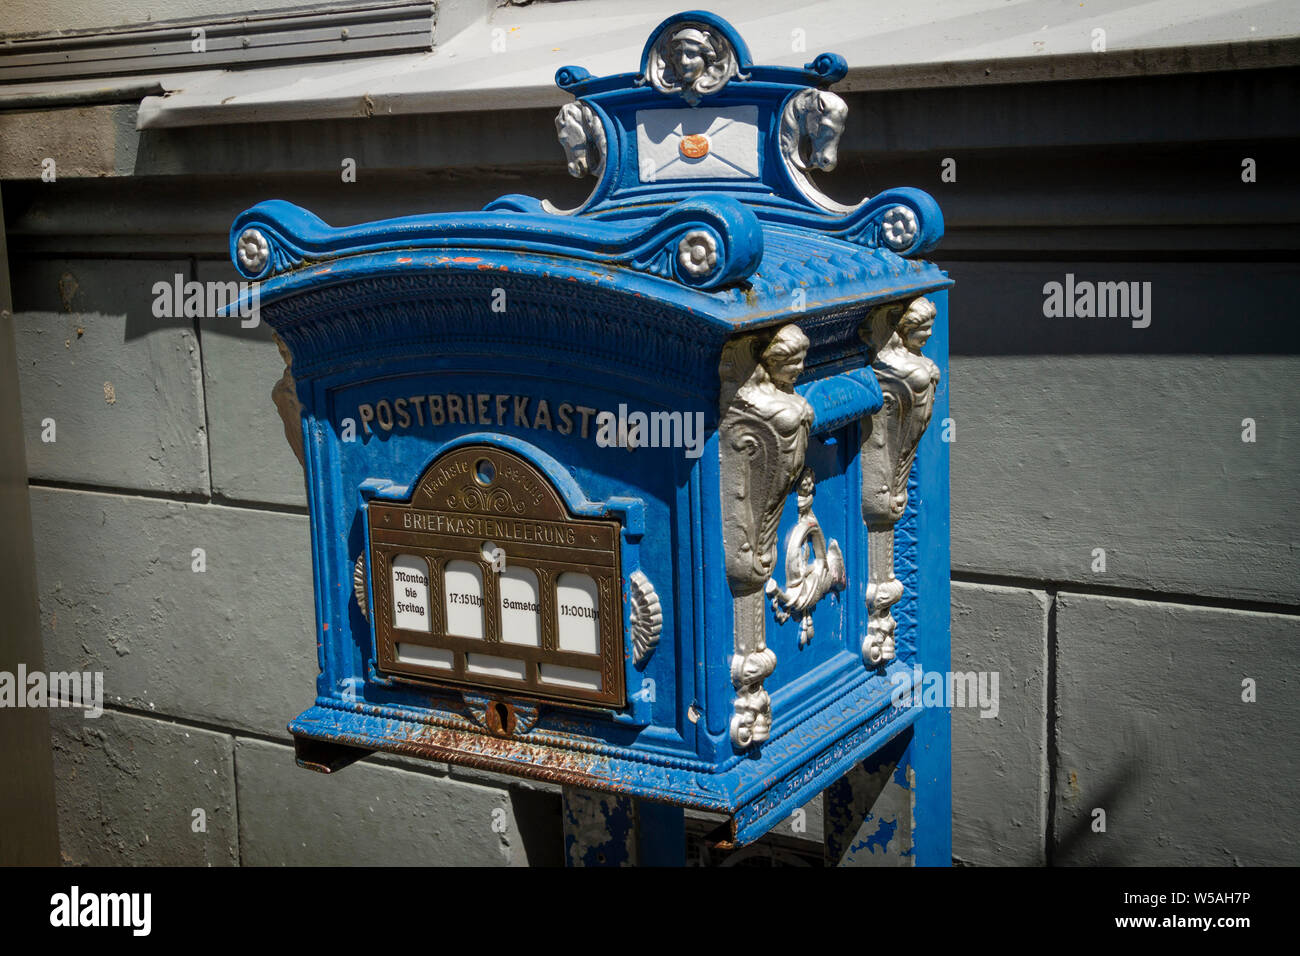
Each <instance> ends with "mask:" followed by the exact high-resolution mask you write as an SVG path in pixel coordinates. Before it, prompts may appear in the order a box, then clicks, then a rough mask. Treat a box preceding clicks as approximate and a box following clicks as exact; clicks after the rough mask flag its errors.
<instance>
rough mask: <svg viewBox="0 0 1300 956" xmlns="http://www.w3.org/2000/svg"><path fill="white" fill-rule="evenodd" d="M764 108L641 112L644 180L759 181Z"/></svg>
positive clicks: (638, 125) (640, 157)
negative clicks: (760, 112) (760, 127)
mask: <svg viewBox="0 0 1300 956" xmlns="http://www.w3.org/2000/svg"><path fill="white" fill-rule="evenodd" d="M758 142H759V140H758V108H757V107H755V106H731V107H726V108H723V109H713V110H710V109H700V108H696V109H665V110H638V111H637V114H636V143H637V152H638V160H639V161H638V166H639V167H640V172H641V182H643V183H651V182H656V181H658V180H665V179H757V178H758V177H759V168H758V166H759V148H758Z"/></svg>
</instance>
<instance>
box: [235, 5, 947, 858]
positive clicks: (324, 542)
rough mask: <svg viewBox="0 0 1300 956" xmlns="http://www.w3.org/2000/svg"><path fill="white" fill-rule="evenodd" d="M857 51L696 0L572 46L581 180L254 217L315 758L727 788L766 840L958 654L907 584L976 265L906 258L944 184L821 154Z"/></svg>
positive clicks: (562, 117) (572, 110)
mask: <svg viewBox="0 0 1300 956" xmlns="http://www.w3.org/2000/svg"><path fill="white" fill-rule="evenodd" d="M845 72H846V65H845V62H844V60H843V58H841V57H839V56H837V55H835V54H830V53H826V54H822V55H821V56H818V57H817V58H816V59H814V60H813V61H812V62H810V63H808V64H806V65H805V66H804V67H802V68H788V67H774V66H758V65H755V64H754V63H753V62H752V60H751V58H750V53H749V50H748V48H747V47H746V46H745V43H744V41H743V40H742V39H741V38H740V36H739V35H738V34H737V33H736V31H735V30H734V29H733V28H732V27H731V26H730V25H729V24H727V23H726V22H725V21H723V20H721V19H720V18H718V17H716V16H714V15H712V14H709V13H704V12H700V11H692V12H688V13H683V14H679V15H677V16H674V17H670V18H669V19H668V20H666V21H664V22H663V23H662V24H660V25H659V27H657V28H656V29H655V31H654V32H653V33H652V34H651V36H650V39H649V41H648V42H647V44H646V46H645V49H644V51H643V53H642V56H641V63H640V68H639V70H638V71H637V72H635V73H625V74H619V75H615V76H607V77H593V76H591V75H590V74H589V73H588V72H587V71H586V70H584V69H582V68H581V67H576V66H566V67H563V68H562V69H560V70H559V71H558V72H557V74H556V82H557V84H558V85H559V86H560V87H561V88H562V89H564V90H565V91H567V92H569V93H571V94H573V96H574V97H575V99H574V101H573V102H571V103H568V104H566V105H565V106H564V107H562V108H561V109H560V111H559V114H558V115H557V116H556V118H555V127H556V132H557V135H558V138H559V142H560V145H561V146H562V147H563V150H564V154H565V157H566V160H567V164H568V169H569V172H570V173H572V174H573V175H574V176H577V177H586V176H591V177H594V178H595V185H594V187H593V189H592V191H591V193H590V195H589V196H588V197H587V199H586V200H585V201H584V202H583V203H582V204H581V205H579V206H578V207H576V208H574V209H567V210H562V209H558V208H556V207H555V206H554V205H553V204H551V203H550V202H548V201H545V200H541V199H536V198H532V197H528V196H520V195H510V196H504V197H502V198H500V199H498V200H496V201H494V202H492V203H490V204H488V206H487V207H486V208H485V209H483V210H482V211H479V212H467V213H460V214H437V215H433V214H420V215H412V216H407V217H403V218H399V219H392V220H386V221H383V222H374V223H366V224H363V225H358V226H349V227H343V228H334V227H331V226H329V225H327V224H326V223H324V222H322V221H321V220H320V219H318V218H317V217H316V216H314V215H312V214H311V213H310V212H308V211H306V210H303V209H300V208H298V207H296V206H293V205H291V204H289V203H287V202H283V201H279V200H272V201H268V202H263V203H260V204H258V205H257V206H254V207H253V208H251V209H249V210H247V211H246V212H244V213H243V214H242V215H240V216H239V217H238V218H237V219H236V220H235V222H234V225H233V227H232V229H231V255H232V260H233V261H234V263H235V266H236V268H237V269H238V270H239V271H240V272H241V273H242V274H243V275H244V276H245V277H247V278H249V279H254V280H260V282H261V286H260V290H259V291H260V300H261V306H262V315H263V316H264V317H265V318H266V320H267V321H268V322H269V324H270V325H271V326H272V327H273V328H274V329H275V331H276V333H277V334H278V336H279V337H280V339H281V341H282V347H283V351H284V352H285V357H286V361H287V362H291V367H292V373H291V374H290V372H289V371H286V376H285V378H284V379H283V380H282V382H281V383H280V385H278V386H277V389H276V402H277V405H278V406H279V407H280V408H281V410H282V413H284V414H286V431H287V433H288V434H289V435H290V437H291V440H293V439H295V438H297V437H298V435H301V437H302V442H301V445H300V446H298V450H299V451H300V454H301V457H302V458H303V461H304V466H305V469H306V474H307V479H308V490H309V496H310V509H311V519H312V529H313V548H314V557H315V574H316V594H317V606H318V617H319V620H318V634H317V642H318V644H319V647H320V665H321V676H320V679H319V682H318V688H317V689H318V696H317V700H316V704H315V705H314V706H313V707H311V708H310V709H309V710H307V711H306V712H305V713H303V714H301V715H300V716H299V717H298V718H297V719H295V720H294V721H293V722H292V723H291V724H290V729H291V730H292V732H293V733H294V735H295V738H296V739H297V742H298V748H299V760H300V762H301V763H302V764H303V765H304V766H310V767H313V768H315V769H325V770H329V769H334V768H336V767H337V766H340V765H342V764H343V763H345V762H346V761H347V760H348V759H351V758H354V757H355V755H356V754H358V753H363V752H365V751H368V750H377V749H382V750H393V751H401V752H406V753H414V754H419V755H423V756H427V757H430V758H433V759H437V760H443V761H450V762H453V763H462V764H470V765H475V766H480V767H486V768H489V769H493V770H500V771H503V772H507V773H514V774H519V775H525V776H532V777H538V778H542V779H549V780H557V781H561V782H564V783H567V784H573V785H576V786H581V787H586V788H591V789H598V790H613V791H619V792H624V793H628V794H632V795H634V796H638V797H644V798H648V799H653V800H660V801H666V802H670V803H677V804H683V805H688V806H695V807H700V808H703V809H708V810H714V811H718V812H722V813H725V814H727V815H729V816H730V817H731V824H730V827H729V828H728V829H727V830H726V832H725V833H723V834H722V835H721V836H720V839H723V840H730V841H737V842H745V841H747V840H750V839H753V838H754V837H756V836H758V835H760V834H761V833H762V832H764V831H765V830H766V829H768V828H770V827H771V826H772V825H773V824H774V823H775V822H776V821H777V820H779V819H781V818H782V816H783V815H784V814H786V813H788V812H789V810H790V809H791V808H792V807H794V806H798V805H799V804H800V803H801V802H803V801H806V800H807V799H808V798H809V797H810V796H812V795H813V794H815V793H817V792H818V791H820V790H822V789H824V788H825V787H826V786H827V785H828V784H829V783H830V782H832V781H833V780H834V779H836V777H837V776H838V775H839V774H841V773H843V772H844V770H845V769H846V768H847V767H848V766H850V765H851V764H852V763H853V762H855V761H857V760H861V759H862V758H863V757H864V756H866V755H867V754H869V753H871V752H872V751H874V750H876V749H878V748H879V747H880V746H881V745H883V744H884V743H885V742H886V741H888V740H890V739H891V738H893V737H894V736H896V735H898V734H899V733H902V732H904V731H906V730H908V728H910V727H912V725H913V724H914V723H915V722H916V721H917V720H918V719H919V716H918V714H919V711H918V709H917V708H914V707H911V706H904V705H899V703H898V700H899V696H900V695H899V689H900V686H902V687H905V686H907V684H908V682H909V681H910V680H911V677H910V675H911V673H912V670H911V666H912V665H916V664H924V665H926V666H929V667H934V666H946V660H947V657H946V655H947V630H946V617H943V616H942V615H941V614H939V612H937V611H936V612H935V614H932V615H929V616H928V617H927V614H926V613H922V611H921V609H920V608H919V606H918V602H917V591H918V590H919V589H921V588H925V587H929V588H930V589H931V590H930V591H929V593H928V594H927V600H928V601H932V602H936V603H938V604H941V605H942V607H943V609H944V610H943V612H942V614H946V605H947V600H948V598H947V591H946V586H947V567H946V561H947V556H946V508H947V489H946V481H947V478H946V476H947V470H946V469H947V459H946V452H945V451H944V449H943V447H942V446H941V445H938V444H936V443H935V442H933V441H928V440H926V439H924V438H923V436H924V434H925V430H926V425H927V423H928V422H929V420H930V418H931V416H932V415H933V414H934V413H935V410H936V409H937V408H942V407H944V403H945V401H946V399H945V398H944V396H943V395H942V391H941V390H939V389H938V384H939V381H940V373H941V370H942V367H943V365H944V363H945V361H946V352H945V348H946V339H945V335H946V322H945V320H946V294H945V290H946V289H947V288H948V286H949V285H951V283H950V281H949V280H948V278H947V276H946V275H945V274H944V273H943V272H941V271H940V270H939V269H937V268H936V267H935V266H933V265H932V264H930V263H927V262H924V261H922V260H920V259H918V258H916V257H917V256H918V255H919V254H920V253H922V252H924V251H925V250H927V249H929V248H931V247H932V246H934V245H935V244H936V243H937V242H938V240H939V239H940V237H941V236H942V233H943V219H942V216H941V215H940V212H939V209H938V206H937V205H936V204H935V202H934V200H933V199H931V197H930V196H929V195H927V194H926V193H924V192H922V191H920V190H917V189H911V188H897V189H888V190H885V191H883V192H881V193H879V194H878V195H876V196H874V197H871V198H868V199H865V200H863V201H862V202H860V203H858V204H857V205H854V206H842V205H840V204H838V203H836V202H835V201H834V200H832V199H830V198H829V197H827V196H825V195H824V194H823V193H822V192H821V191H820V190H819V189H818V188H817V187H816V185H815V183H814V182H813V178H812V177H813V175H814V174H815V171H817V170H822V171H829V170H832V169H834V167H835V164H836V160H837V155H838V149H839V141H840V137H841V134H842V133H843V131H844V125H845V121H846V117H847V115H848V106H847V104H846V103H845V101H844V100H843V99H841V98H840V97H839V96H837V95H836V94H835V93H832V92H830V91H829V90H828V89H827V87H828V86H829V85H831V84H833V83H834V82H835V81H836V80H839V79H841V78H842V77H843V76H844V75H845ZM931 332H935V333H938V334H936V336H935V338H934V340H931V341H930V343H929V345H928V346H927V345H926V343H927V340H928V339H929V338H930V335H931ZM923 346H925V347H926V350H927V352H928V353H929V357H927V356H925V355H922V354H921V349H922V347H923ZM295 399H296V402H295ZM927 441H928V444H927ZM923 466H924V467H923ZM918 476H920V477H919V478H918ZM925 476H929V477H928V478H926V477H925ZM909 483H910V484H911V485H913V486H914V489H919V493H918V491H917V490H914V491H913V492H912V493H911V494H910V495H909ZM920 499H925V502H926V511H925V514H926V515H928V516H930V523H929V524H926V523H925V521H923V520H922V516H921V513H920V511H919V510H918V507H919V500H920ZM896 526H897V527H898V528H899V529H901V531H900V534H899V536H898V538H897V541H896V534H895V531H896ZM927 541H933V542H934V544H935V547H934V549H933V553H932V554H927V553H924V548H923V546H924V545H925V543H926V542H927ZM896 546H897V548H898V551H899V556H898V562H899V566H900V567H901V568H903V569H904V571H905V572H906V573H904V575H903V577H902V579H901V580H900V578H898V577H896V575H895V553H894V552H895V548H896ZM909 582H910V584H909ZM927 582H928V583H927ZM895 612H897V618H896V616H895ZM936 615H937V616H936ZM927 621H929V623H928V624H927V623H926V622H927ZM927 628H928V629H929V630H927ZM939 749H943V748H939Z"/></svg>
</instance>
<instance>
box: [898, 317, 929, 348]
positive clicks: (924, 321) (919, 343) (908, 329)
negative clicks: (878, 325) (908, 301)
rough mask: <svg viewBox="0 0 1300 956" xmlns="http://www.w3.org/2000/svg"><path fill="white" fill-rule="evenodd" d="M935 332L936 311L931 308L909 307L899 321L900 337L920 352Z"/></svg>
mask: <svg viewBox="0 0 1300 956" xmlns="http://www.w3.org/2000/svg"><path fill="white" fill-rule="evenodd" d="M933 332H934V312H932V311H931V310H929V309H916V308H912V309H908V310H907V312H906V313H905V314H904V315H903V317H902V319H900V320H899V322H898V337H899V338H900V339H902V340H903V344H904V345H905V346H906V347H907V348H908V350H909V351H912V352H920V351H921V349H922V348H923V347H924V346H925V343H926V342H928V341H929V340H930V335H931V334H932V333H933Z"/></svg>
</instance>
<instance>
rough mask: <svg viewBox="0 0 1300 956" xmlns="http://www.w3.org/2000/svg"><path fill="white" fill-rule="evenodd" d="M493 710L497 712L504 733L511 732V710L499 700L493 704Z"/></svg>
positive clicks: (498, 722) (499, 724)
mask: <svg viewBox="0 0 1300 956" xmlns="http://www.w3.org/2000/svg"><path fill="white" fill-rule="evenodd" d="M492 710H493V711H494V712H495V713H496V717H497V726H498V727H500V728H501V732H502V733H503V734H508V733H510V710H509V708H507V707H506V705H505V704H502V703H500V702H499V701H498V702H497V703H495V704H493V705H492Z"/></svg>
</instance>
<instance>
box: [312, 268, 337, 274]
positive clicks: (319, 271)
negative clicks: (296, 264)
mask: <svg viewBox="0 0 1300 956" xmlns="http://www.w3.org/2000/svg"><path fill="white" fill-rule="evenodd" d="M333 271H334V267H333V266H326V267H325V268H324V269H317V270H316V271H315V272H313V273H312V275H314V276H323V275H324V274H325V273H327V272H333Z"/></svg>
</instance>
